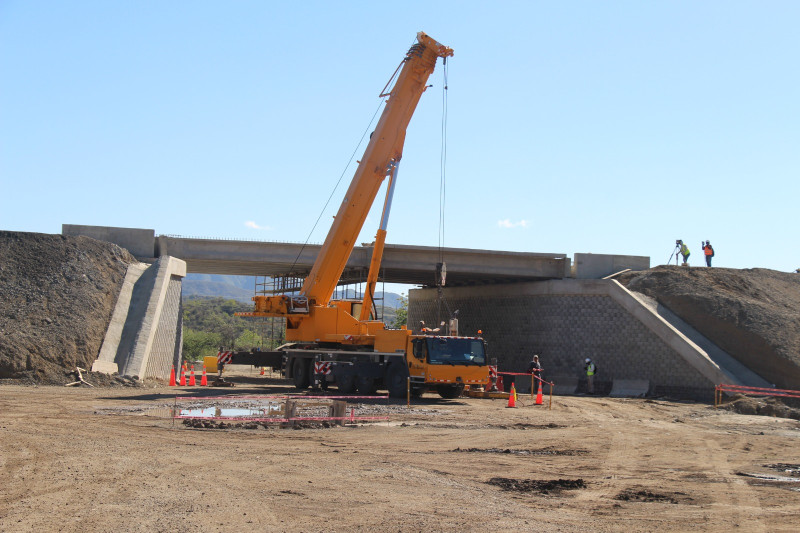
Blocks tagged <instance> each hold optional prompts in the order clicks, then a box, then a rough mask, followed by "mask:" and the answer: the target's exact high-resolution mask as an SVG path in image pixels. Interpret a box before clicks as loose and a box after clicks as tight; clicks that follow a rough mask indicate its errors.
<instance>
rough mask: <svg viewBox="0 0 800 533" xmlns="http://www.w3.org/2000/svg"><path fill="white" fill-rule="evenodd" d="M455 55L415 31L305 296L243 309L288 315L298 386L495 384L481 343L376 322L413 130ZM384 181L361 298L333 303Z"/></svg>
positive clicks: (289, 356)
mask: <svg viewBox="0 0 800 533" xmlns="http://www.w3.org/2000/svg"><path fill="white" fill-rule="evenodd" d="M452 55H453V50H452V49H451V48H448V47H446V46H444V45H442V44H440V43H438V42H436V41H435V40H434V39H432V38H431V37H429V36H428V35H426V34H425V33H423V32H419V33H418V34H417V42H416V43H415V44H414V45H413V46H412V47H411V49H410V50H409V51H408V53H407V54H406V56H405V59H404V60H403V62H402V63H401V66H400V67H398V70H399V74H398V73H397V72H395V74H397V78H396V81H395V84H394V86H393V87H392V88H391V89H390V90H389V91H388V92H386V88H384V91H382V94H381V95H380V96H381V97H388V100H387V102H386V107H385V109H384V111H383V114H382V115H381V118H380V120H379V122H378V125H377V127H376V128H375V131H374V132H373V133H372V135H371V137H370V141H369V144H368V145H367V148H366V151H365V152H364V156H363V157H362V159H361V161H360V162H359V165H358V168H357V170H356V173H355V176H354V177H353V180H352V182H351V183H350V187H349V189H348V190H347V193H346V194H345V197H344V200H343V201H342V204H341V206H340V207H339V211H338V213H337V214H336V217H335V218H334V221H333V225H332V226H331V228H330V231H329V232H328V236H327V238H326V239H325V243H324V244H323V245H322V248H321V250H320V252H319V255H318V256H317V259H316V262H315V263H314V266H313V267H312V269H311V272H310V274H309V275H308V277H306V278H305V280H304V283H303V286H302V288H301V289H300V291H299V293H298V294H291V295H287V294H282V295H275V296H263V295H258V296H254V297H253V300H254V302H255V305H254V311H253V312H250V313H238V314H239V315H240V316H258V317H282V318H285V319H286V341H287V344H285V345H284V346H282V347H281V348H280V349H279V351H280V353H281V354H282V358H283V365H284V368H285V370H286V375H287V377H290V378H293V379H294V382H295V386H296V387H297V388H299V389H305V388H307V387H308V386H309V385H310V384H311V382H312V381H313V382H315V383H320V382H321V383H322V385H323V386H326V385H327V384H328V383H331V382H335V383H336V385H337V386H338V388H339V390H340V391H341V392H343V393H351V392H353V391H355V390H358V391H359V392H360V393H362V394H373V393H374V392H375V391H376V390H377V389H378V388H383V387H385V388H387V389H388V390H389V393H390V394H391V395H392V396H395V397H398V396H404V395H405V394H406V387H407V380H408V378H410V383H411V389H412V393H413V394H414V395H420V394H422V393H423V392H424V391H425V390H426V389H428V388H435V389H436V390H437V392H438V393H439V394H440V395H441V396H442V397H445V398H454V397H457V396H459V395H460V394H461V392H462V391H463V389H464V386H465V385H488V384H489V367H488V362H487V356H486V350H485V343H484V341H483V339H481V338H479V337H457V336H431V335H413V334H412V331H410V330H408V329H405V328H403V329H388V328H387V327H386V325H385V324H384V323H383V322H380V321H378V320H370V318H371V317H370V310H371V309H372V298H373V295H374V291H375V284H376V282H377V279H378V271H379V269H380V264H381V257H382V255H383V248H384V243H385V240H386V226H387V223H388V217H389V211H390V209H391V202H392V195H393V193H394V188H395V185H396V182H397V170H398V165H399V163H400V159H401V157H402V155H403V143H404V141H405V135H406V128H407V127H408V123H409V121H410V120H411V116H412V115H413V113H414V110H415V108H416V106H417V103H418V102H419V99H420V97H421V96H422V93H423V92H425V89H426V87H427V81H428V77H429V76H430V75H431V73H433V70H434V68H435V66H436V61H437V59H438V58H442V59H443V60H444V61H446V58H447V57H450V56H452ZM393 79H394V77H393ZM390 83H391V80H390V82H389V84H390ZM389 84H387V87H388V86H389ZM387 177H388V178H389V184H388V186H387V191H386V199H385V201H384V207H383V215H382V217H381V223H380V228H379V229H378V232H377V235H376V237H375V244H374V248H373V255H372V259H371V262H370V269H369V273H368V275H367V283H366V290H365V295H364V299H363V301H359V302H354V301H352V300H332V296H333V293H334V291H335V289H336V287H337V285H338V283H339V279H340V277H341V275H342V272H343V271H344V269H345V265H346V264H347V260H348V258H349V257H350V253H351V252H352V251H353V247H354V246H355V242H356V239H357V238H358V235H359V233H360V232H361V229H362V227H363V225H364V221H365V220H366V218H367V215H368V213H369V211H370V208H371V207H372V204H373V202H374V201H375V197H376V196H377V194H378V190H379V189H380V186H381V184H382V182H383V180H384V179H385V178H387ZM359 308H360V309H359ZM273 353H274V352H273ZM276 355H277V354H276ZM240 361H241V362H245V360H244V359H240ZM240 361H237V360H235V359H234V360H232V361H230V362H233V363H235V362H240ZM315 363H326V364H325V365H322V364H315Z"/></svg>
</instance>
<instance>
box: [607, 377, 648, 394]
mask: <svg viewBox="0 0 800 533" xmlns="http://www.w3.org/2000/svg"><path fill="white" fill-rule="evenodd" d="M649 390H650V381H649V380H646V379H615V380H614V384H613V386H612V387H611V392H610V393H609V394H608V395H609V396H611V397H612V398H644V397H645V396H647V393H648V391H649Z"/></svg>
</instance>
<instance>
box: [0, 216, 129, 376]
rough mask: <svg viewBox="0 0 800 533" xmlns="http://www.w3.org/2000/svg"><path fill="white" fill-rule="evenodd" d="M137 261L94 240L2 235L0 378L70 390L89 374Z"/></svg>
mask: <svg viewBox="0 0 800 533" xmlns="http://www.w3.org/2000/svg"><path fill="white" fill-rule="evenodd" d="M134 261H135V259H134V258H133V256H132V255H131V254H130V253H128V251H127V250H125V249H123V248H120V247H119V246H117V245H115V244H111V243H107V242H101V241H97V240H94V239H90V238H88V237H67V236H62V235H48V234H42V233H25V232H13V231H0V378H15V379H27V380H31V381H34V382H38V383H66V382H68V381H73V377H72V376H67V375H65V372H66V371H69V370H74V369H75V367H76V366H80V367H82V368H86V369H88V368H91V365H92V362H93V361H94V360H95V359H96V358H97V354H98V353H99V351H100V346H101V344H102V342H103V337H104V335H105V332H106V329H107V327H108V323H109V320H110V319H111V313H112V311H113V309H114V305H115V303H116V301H117V295H118V294H119V290H120V287H121V286H122V282H123V280H124V279H125V272H126V270H127V267H128V264H130V263H132V262H134Z"/></svg>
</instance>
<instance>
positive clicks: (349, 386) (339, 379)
mask: <svg viewBox="0 0 800 533" xmlns="http://www.w3.org/2000/svg"><path fill="white" fill-rule="evenodd" d="M336 386H337V387H338V388H339V393H341V394H353V393H354V392H355V391H356V377H355V376H354V375H353V374H349V375H340V376H336Z"/></svg>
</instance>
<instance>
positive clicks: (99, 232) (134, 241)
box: [61, 224, 156, 261]
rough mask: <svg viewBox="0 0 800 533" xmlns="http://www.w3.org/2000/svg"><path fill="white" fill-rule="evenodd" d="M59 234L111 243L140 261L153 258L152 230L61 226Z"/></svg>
mask: <svg viewBox="0 0 800 533" xmlns="http://www.w3.org/2000/svg"><path fill="white" fill-rule="evenodd" d="M61 234H62V235H72V236H78V235H83V236H85V237H91V238H92V239H97V240H98V241H106V242H113V243H114V244H116V245H119V246H121V247H123V248H125V249H127V250H128V251H129V252H130V253H132V254H133V256H134V257H136V258H137V259H139V260H140V261H141V260H147V259H152V258H153V257H155V247H156V232H155V230H152V229H140V228H113V227H108V226H82V225H79V224H62V225H61Z"/></svg>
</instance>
